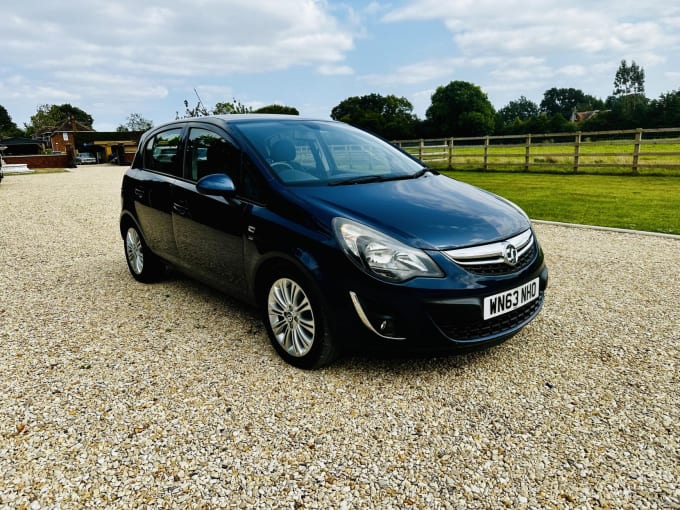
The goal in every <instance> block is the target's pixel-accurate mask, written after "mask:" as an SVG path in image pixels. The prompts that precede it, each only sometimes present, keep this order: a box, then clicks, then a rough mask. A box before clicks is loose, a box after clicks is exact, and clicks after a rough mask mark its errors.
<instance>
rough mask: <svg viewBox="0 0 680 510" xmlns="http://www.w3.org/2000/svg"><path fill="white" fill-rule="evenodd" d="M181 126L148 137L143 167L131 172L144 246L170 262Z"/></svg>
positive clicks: (173, 257) (174, 251)
mask: <svg viewBox="0 0 680 510" xmlns="http://www.w3.org/2000/svg"><path fill="white" fill-rule="evenodd" d="M181 140H182V126H181V125H177V126H174V127H169V128H168V129H166V130H163V131H160V132H158V133H156V134H154V135H153V136H152V137H150V138H149V139H148V140H147V141H146V144H145V146H144V147H143V148H142V150H143V151H144V153H143V158H142V161H143V165H142V166H143V168H141V169H133V170H131V171H130V172H129V175H130V176H131V177H133V179H134V185H133V189H132V192H133V195H134V203H135V211H136V213H137V218H138V220H139V223H140V227H141V229H142V233H143V235H144V239H145V240H146V243H147V244H148V245H149V248H151V250H152V251H153V252H154V253H156V254H158V255H160V256H161V257H163V258H164V259H166V260H168V261H170V262H174V261H176V260H177V259H178V255H179V252H178V250H177V244H176V243H175V238H174V232H173V225H172V204H173V199H172V196H173V186H174V185H175V184H176V183H177V182H178V180H179V179H180V178H181V175H182V168H183V161H182V155H183V151H182V143H181Z"/></svg>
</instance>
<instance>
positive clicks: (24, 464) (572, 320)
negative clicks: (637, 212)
mask: <svg viewBox="0 0 680 510" xmlns="http://www.w3.org/2000/svg"><path fill="white" fill-rule="evenodd" d="M122 173H123V169H121V168H119V167H113V166H108V165H99V166H92V167H86V168H78V169H75V170H72V171H69V172H65V173H57V174H43V175H38V174H33V175H21V176H18V175H17V176H7V177H6V179H4V180H3V182H2V184H1V185H0V374H1V375H2V377H0V402H2V404H1V405H0V509H10V508H11V509H14V508H30V509H41V508H97V509H99V508H140V507H142V508H281V509H316V508H318V509H326V508H334V509H347V510H350V509H371V508H387V509H390V508H395V509H396V508H399V509H403V508H406V509H410V508H413V509H422V508H435V509H440V508H441V509H458V508H460V509H467V508H578V509H590V508H639V509H655V508H680V485H679V479H680V441H679V439H678V437H679V436H678V423H680V391H679V390H680V384H679V382H680V381H679V379H680V376H679V374H680V367H679V366H678V361H679V358H680V354H679V350H678V346H679V345H678V344H679V343H680V307H679V306H678V303H680V280H679V279H678V274H677V273H678V267H679V266H680V239H675V238H669V237H657V236H646V235H638V234H632V233H620V232H607V231H599V230H589V229H581V228H571V227H565V226H555V225H546V224H541V225H537V226H536V231H537V233H538V236H539V239H540V240H541V242H542V245H543V248H544V251H545V254H546V259H547V263H548V265H549V268H550V278H551V280H550V288H549V291H548V293H547V298H546V303H545V307H544V309H543V312H542V313H541V315H540V316H539V317H538V319H537V320H535V321H534V322H533V323H532V324H531V325H529V326H528V327H527V328H525V329H524V330H523V331H522V332H521V333H520V334H519V335H517V336H515V337H514V338H513V339H511V340H509V341H507V342H505V343H504V344H502V345H499V346H496V347H494V348H491V349H488V350H485V351H482V352H477V353H472V354H467V355H462V356H434V357H430V358H397V359H393V358H390V357H384V358H383V357H380V356H377V357H376V356H371V357H362V356H356V357H351V358H345V359H341V360H340V361H339V362H337V363H335V364H334V365H333V366H331V367H328V368H325V369H322V370H318V371H313V372H309V371H302V370H298V369H295V368H293V367H291V366H288V365H287V364H285V362H283V361H282V360H281V359H279V357H278V356H277V355H276V354H275V352H274V351H273V349H272V348H271V347H270V346H269V343H268V340H267V337H266V333H265V332H264V329H263V328H262V327H261V326H260V323H259V320H258V318H257V315H256V313H255V311H254V310H252V309H250V308H248V307H246V306H244V305H242V304H239V303H237V302H235V301H233V300H231V299H229V298H228V297H225V296H224V295H222V294H220V293H218V292H216V291H213V290H212V289H210V288H208V287H206V286H203V285H201V284H199V283H196V282H194V281H192V280H190V279H188V278H185V277H184V276H182V275H180V274H178V273H176V272H170V273H169V274H168V277H167V278H166V279H165V280H164V281H162V282H160V283H158V284H154V285H143V284H140V283H137V282H136V281H135V280H133V279H132V277H131V276H130V275H129V274H128V270H127V267H126V264H125V259H124V256H123V243H122V240H121V238H120V235H119V232H118V216H119V208H120V195H119V194H120V183H121V177H122Z"/></svg>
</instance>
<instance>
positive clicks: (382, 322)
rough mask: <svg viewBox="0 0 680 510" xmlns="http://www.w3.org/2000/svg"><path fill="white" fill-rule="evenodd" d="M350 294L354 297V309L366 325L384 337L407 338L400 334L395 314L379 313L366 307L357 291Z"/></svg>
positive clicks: (391, 338)
mask: <svg viewBox="0 0 680 510" xmlns="http://www.w3.org/2000/svg"><path fill="white" fill-rule="evenodd" d="M349 295H350V297H351V298H352V303H353V304H354V309H355V310H356V312H357V315H358V316H359V318H360V319H361V322H363V324H364V326H366V327H367V328H368V329H370V330H371V331H373V333H375V334H376V335H378V336H381V337H383V338H388V339H390V340H405V338H404V337H403V336H400V335H399V328H398V327H397V321H396V320H395V318H394V317H393V316H391V315H387V314H385V313H379V312H377V311H376V310H371V309H370V308H369V309H365V308H364V306H363V305H362V303H361V302H360V301H359V296H357V295H356V293H354V292H350V293H349Z"/></svg>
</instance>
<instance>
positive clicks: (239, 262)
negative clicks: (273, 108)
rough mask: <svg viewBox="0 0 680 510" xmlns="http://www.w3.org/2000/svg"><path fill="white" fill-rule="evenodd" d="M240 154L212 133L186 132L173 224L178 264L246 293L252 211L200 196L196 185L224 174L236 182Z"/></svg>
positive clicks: (196, 129)
mask: <svg viewBox="0 0 680 510" xmlns="http://www.w3.org/2000/svg"><path fill="white" fill-rule="evenodd" d="M240 163H241V151H240V150H239V149H238V147H237V146H236V145H235V144H234V143H233V142H231V140H229V139H228V137H227V136H226V135H223V134H220V133H218V132H216V131H213V130H212V129H208V128H204V127H198V126H196V127H190V130H189V133H188V137H187V142H186V149H185V165H184V174H185V179H184V180H183V181H180V182H177V183H176V184H175V186H174V188H173V197H172V224H173V230H174V235H175V242H176V244H177V249H178V250H179V256H180V258H181V260H182V264H183V265H185V266H186V267H188V268H190V269H191V270H192V271H193V272H195V273H198V275H199V276H201V277H203V278H204V279H209V280H211V282H212V283H213V284H218V285H219V286H220V287H222V288H225V289H226V290H230V291H232V292H236V293H243V292H245V288H246V284H245V273H244V265H243V242H244V232H245V217H246V215H247V212H248V211H249V209H250V206H249V205H247V204H245V203H243V202H240V201H237V200H227V199H225V198H223V197H214V196H206V195H201V194H200V193H199V192H198V191H197V189H196V182H197V181H198V180H199V179H200V178H201V177H204V176H206V175H210V174H217V173H226V174H229V175H230V176H231V177H232V179H233V180H234V181H235V182H236V181H237V175H238V172H239V169H240Z"/></svg>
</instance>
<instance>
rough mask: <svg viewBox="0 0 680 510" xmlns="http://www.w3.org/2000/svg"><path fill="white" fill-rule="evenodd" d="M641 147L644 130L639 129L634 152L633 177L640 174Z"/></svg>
mask: <svg viewBox="0 0 680 510" xmlns="http://www.w3.org/2000/svg"><path fill="white" fill-rule="evenodd" d="M641 145H642V128H638V129H637V131H636V132H635V149H634V150H633V175H637V174H638V165H639V162H640V146H641Z"/></svg>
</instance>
